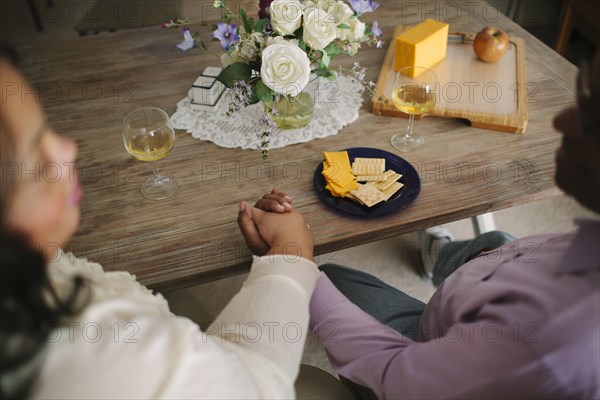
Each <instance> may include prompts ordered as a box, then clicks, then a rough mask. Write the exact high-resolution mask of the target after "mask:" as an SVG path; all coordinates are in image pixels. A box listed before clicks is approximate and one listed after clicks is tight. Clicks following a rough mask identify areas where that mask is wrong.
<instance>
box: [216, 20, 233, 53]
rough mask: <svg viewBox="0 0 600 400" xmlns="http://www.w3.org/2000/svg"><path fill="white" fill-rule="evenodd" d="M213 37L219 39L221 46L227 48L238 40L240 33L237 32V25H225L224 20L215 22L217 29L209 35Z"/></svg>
mask: <svg viewBox="0 0 600 400" xmlns="http://www.w3.org/2000/svg"><path fill="white" fill-rule="evenodd" d="M211 36H212V37H213V38H215V39H219V42H221V46H222V47H223V48H224V49H225V50H229V48H230V47H231V45H232V44H234V43H235V42H237V41H239V40H240V35H238V34H237V25H236V24H231V25H227V24H226V23H225V22H219V23H218V24H217V30H216V31H214V32H213V33H212V35H211Z"/></svg>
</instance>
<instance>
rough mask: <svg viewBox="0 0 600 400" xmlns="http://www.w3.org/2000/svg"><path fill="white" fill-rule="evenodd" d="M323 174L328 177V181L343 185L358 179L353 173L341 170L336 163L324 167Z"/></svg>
mask: <svg viewBox="0 0 600 400" xmlns="http://www.w3.org/2000/svg"><path fill="white" fill-rule="evenodd" d="M323 176H324V177H325V179H327V182H329V183H335V184H337V185H338V186H341V187H344V186H346V185H348V184H349V183H350V182H354V181H356V177H355V176H354V175H352V173H350V172H348V171H345V170H340V169H339V168H338V167H337V165H335V164H334V165H332V166H331V167H329V168H327V169H324V170H323Z"/></svg>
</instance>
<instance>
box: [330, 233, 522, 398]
mask: <svg viewBox="0 0 600 400" xmlns="http://www.w3.org/2000/svg"><path fill="white" fill-rule="evenodd" d="M513 240H515V238H514V237H513V236H512V235H509V234H507V233H504V232H497V231H495V232H488V233H484V234H483V235H480V236H478V237H476V238H475V239H473V240H466V241H461V242H451V243H449V244H447V245H446V246H444V247H443V248H442V250H441V252H440V255H439V258H438V260H437V262H436V264H435V268H434V270H433V283H434V284H435V285H439V284H441V283H442V282H443V281H444V279H446V278H447V277H448V276H450V275H451V274H452V273H453V272H454V271H456V270H457V269H459V268H460V267H461V266H462V265H464V264H465V263H466V262H467V261H468V260H470V259H472V258H474V257H476V256H477V255H478V254H480V253H481V252H482V251H488V250H493V249H496V248H498V247H501V246H503V245H505V244H507V243H509V242H512V241H513ZM319 268H320V269H321V271H323V272H324V273H325V274H326V275H327V277H328V278H329V279H330V280H331V282H333V284H334V285H335V286H336V287H337V288H338V290H339V291H340V292H342V293H343V294H344V296H346V297H347V298H348V299H349V300H350V301H351V302H352V303H354V304H356V305H357V306H358V307H359V308H360V309H362V310H363V311H364V312H366V313H367V314H370V315H371V316H372V317H374V318H375V319H377V320H378V321H380V322H381V323H383V324H385V325H387V326H389V327H391V328H393V329H395V330H396V331H398V332H400V333H402V334H403V335H404V336H406V337H408V338H409V339H411V340H415V338H416V335H417V328H418V326H419V321H420V319H421V315H422V314H423V312H424V311H425V306H426V305H425V303H423V302H422V301H419V300H417V299H415V298H413V297H411V296H409V295H407V294H406V293H404V292H402V291H400V290H398V289H396V288H393V287H392V286H390V285H388V284H386V283H385V282H383V281H382V280H380V279H378V278H376V277H374V276H372V275H369V274H367V273H365V272H361V271H357V270H354V269H351V268H348V267H343V266H340V265H335V264H325V265H322V266H321V267H319ZM340 378H341V380H342V382H344V384H346V386H348V388H349V389H350V390H351V391H352V393H353V395H354V397H355V398H356V399H377V396H376V395H375V393H373V391H372V390H370V389H369V388H366V387H364V386H362V385H359V384H357V383H354V382H352V381H350V380H348V379H346V378H344V377H340Z"/></svg>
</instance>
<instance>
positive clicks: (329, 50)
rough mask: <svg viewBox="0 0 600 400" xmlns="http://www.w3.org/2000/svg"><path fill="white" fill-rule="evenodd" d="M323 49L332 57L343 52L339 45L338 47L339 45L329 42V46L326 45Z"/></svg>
mask: <svg viewBox="0 0 600 400" xmlns="http://www.w3.org/2000/svg"><path fill="white" fill-rule="evenodd" d="M323 50H324V51H325V52H327V54H329V55H330V56H331V57H335V56H337V55H338V54H341V53H342V50H340V48H339V47H337V46H336V45H335V44H333V43H329V44H328V45H327V47H325V48H324V49H323Z"/></svg>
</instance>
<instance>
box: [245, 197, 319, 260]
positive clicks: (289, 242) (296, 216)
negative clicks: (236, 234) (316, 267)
mask: <svg viewBox="0 0 600 400" xmlns="http://www.w3.org/2000/svg"><path fill="white" fill-rule="evenodd" d="M291 202H292V199H291V197H289V196H287V195H286V194H285V193H283V192H279V191H277V190H275V189H274V190H273V191H271V193H270V194H267V195H265V196H263V197H262V198H261V199H260V200H259V201H258V202H257V203H256V205H255V207H250V206H249V205H248V203H246V202H245V201H243V202H241V203H240V211H239V214H238V225H239V226H240V230H241V231H242V235H244V238H245V239H246V243H247V245H248V247H249V248H250V250H252V252H253V253H254V254H256V255H259V256H263V255H266V254H283V255H287V256H291V257H298V256H300V257H304V258H307V259H310V260H312V258H313V238H312V234H311V232H310V229H309V227H308V224H307V223H306V221H305V220H304V217H303V216H302V215H301V214H300V213H298V212H297V211H295V210H294V209H293V208H292V207H291Z"/></svg>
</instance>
